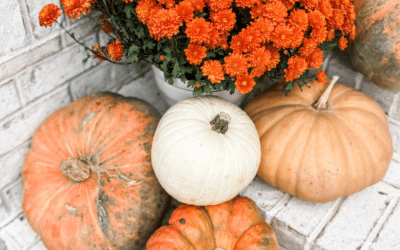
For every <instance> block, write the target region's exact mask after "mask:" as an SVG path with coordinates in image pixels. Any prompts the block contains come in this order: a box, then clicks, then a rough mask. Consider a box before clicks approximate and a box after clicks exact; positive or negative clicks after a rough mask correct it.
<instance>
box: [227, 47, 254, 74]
mask: <svg viewBox="0 0 400 250" xmlns="http://www.w3.org/2000/svg"><path fill="white" fill-rule="evenodd" d="M224 62H225V64H224V69H225V73H227V74H228V75H229V76H230V77H236V76H240V75H243V74H245V73H247V71H248V69H249V66H250V65H249V63H248V62H247V59H246V57H245V56H243V55H241V54H236V53H230V54H229V55H228V56H226V57H224Z"/></svg>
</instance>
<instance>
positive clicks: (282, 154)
mask: <svg viewBox="0 0 400 250" xmlns="http://www.w3.org/2000/svg"><path fill="white" fill-rule="evenodd" d="M329 84H330V80H329V79H328V80H327V82H326V83H325V84H319V83H316V82H314V83H312V84H311V87H310V88H307V87H303V88H302V90H300V88H299V87H298V86H297V84H295V87H294V89H293V90H292V91H291V92H290V93H289V95H288V96H285V95H284V93H283V92H282V86H283V85H282V82H280V83H277V84H275V85H274V86H272V87H271V88H269V89H267V90H266V91H265V92H264V93H262V94H260V95H258V96H257V97H255V98H254V99H252V101H251V102H250V103H249V105H248V106H247V107H246V108H245V111H246V112H247V114H248V115H249V116H250V117H251V119H252V120H253V121H254V123H255V125H256V127H257V130H258V133H259V136H260V140H261V152H262V158H261V164H260V168H259V171H258V176H259V177H260V178H261V179H263V180H264V181H265V182H267V183H268V184H270V185H272V186H276V187H278V188H280V189H281V190H283V191H284V192H286V193H289V194H291V195H295V196H298V197H299V198H301V199H303V200H306V201H312V202H328V201H332V200H335V199H337V198H339V197H342V196H348V195H351V194H354V193H356V192H359V191H361V190H363V189H365V188H366V187H368V186H370V185H373V184H375V183H377V182H379V181H380V180H381V179H382V178H383V177H384V175H385V174H386V172H387V169H388V166H389V163H390V162H391V159H392V154H393V146H392V139H391V136H390V133H389V128H388V121H387V118H386V115H385V113H384V112H383V110H382V109H381V107H380V106H379V105H378V104H377V103H376V102H375V101H374V100H373V99H372V98H371V97H370V96H368V95H366V94H364V93H362V92H359V91H357V90H356V89H354V88H351V87H349V86H347V85H344V84H341V83H336V85H334V86H333V88H332V90H331V92H330V94H329V96H327V101H326V107H325V108H321V109H317V108H316V107H315V103H316V101H319V100H320V99H321V98H320V97H321V95H322V94H323V93H326V92H325V90H326V89H327V87H328V85H329Z"/></svg>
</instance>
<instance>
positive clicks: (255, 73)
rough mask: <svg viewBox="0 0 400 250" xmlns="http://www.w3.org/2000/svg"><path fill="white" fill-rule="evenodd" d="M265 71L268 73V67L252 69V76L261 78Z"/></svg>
mask: <svg viewBox="0 0 400 250" xmlns="http://www.w3.org/2000/svg"><path fill="white" fill-rule="evenodd" d="M265 71H267V67H266V66H255V67H254V68H252V69H251V72H250V76H251V77H260V76H262V75H263V74H264V73H265Z"/></svg>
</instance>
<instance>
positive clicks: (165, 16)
mask: <svg viewBox="0 0 400 250" xmlns="http://www.w3.org/2000/svg"><path fill="white" fill-rule="evenodd" d="M182 24H183V23H182V21H181V20H180V18H179V16H178V13H177V12H176V10H175V9H160V10H159V11H158V12H157V13H156V14H155V15H154V16H153V17H152V18H151V19H150V21H149V22H148V23H147V27H148V28H149V31H150V35H151V36H152V37H154V38H155V39H156V40H160V39H161V38H164V37H168V39H171V38H172V36H173V35H176V34H178V33H179V27H180V26H181V25H182Z"/></svg>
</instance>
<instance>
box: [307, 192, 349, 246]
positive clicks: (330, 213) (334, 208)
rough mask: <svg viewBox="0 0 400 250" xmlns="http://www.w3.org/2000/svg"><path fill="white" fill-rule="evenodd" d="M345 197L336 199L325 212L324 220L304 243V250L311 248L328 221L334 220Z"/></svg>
mask: <svg viewBox="0 0 400 250" xmlns="http://www.w3.org/2000/svg"><path fill="white" fill-rule="evenodd" d="M345 199H346V198H345V197H340V198H338V199H337V200H336V201H335V203H334V204H333V205H332V207H331V208H330V209H329V211H328V212H327V213H326V214H325V216H324V218H322V220H321V221H320V222H319V223H318V225H317V226H316V227H315V228H314V230H313V231H312V232H311V234H310V235H309V236H308V237H307V240H306V244H305V245H304V250H310V249H311V244H312V243H313V242H314V241H315V240H316V239H317V237H318V235H320V234H321V232H322V230H323V229H324V228H325V226H326V225H327V224H328V222H329V221H331V220H332V218H333V217H334V216H335V214H336V213H337V211H338V210H339V208H340V206H341V205H342V204H343V202H344V200H345Z"/></svg>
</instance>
